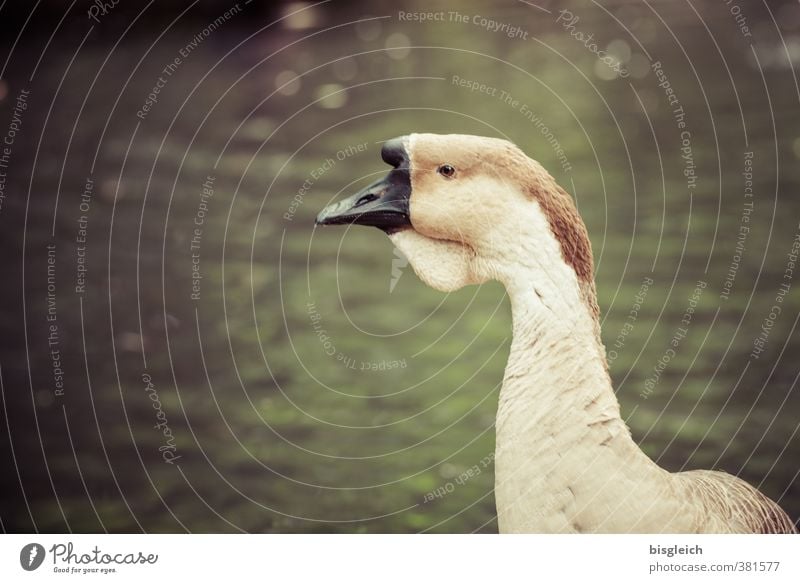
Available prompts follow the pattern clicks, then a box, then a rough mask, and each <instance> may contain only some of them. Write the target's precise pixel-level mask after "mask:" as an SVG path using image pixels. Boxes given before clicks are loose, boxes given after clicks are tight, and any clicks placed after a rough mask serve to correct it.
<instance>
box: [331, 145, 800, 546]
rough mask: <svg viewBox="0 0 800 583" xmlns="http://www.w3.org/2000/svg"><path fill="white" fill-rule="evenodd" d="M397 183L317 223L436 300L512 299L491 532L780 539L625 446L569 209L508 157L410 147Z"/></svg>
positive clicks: (790, 527)
mask: <svg viewBox="0 0 800 583" xmlns="http://www.w3.org/2000/svg"><path fill="white" fill-rule="evenodd" d="M382 156H383V158H384V160H385V161H386V162H387V163H389V164H391V165H392V166H393V167H394V169H393V170H392V171H391V172H390V173H389V175H388V176H387V177H386V178H384V179H382V180H379V181H377V182H376V183H374V184H372V185H370V186H369V187H367V188H366V189H364V190H363V191H361V192H359V193H357V194H356V195H354V196H352V197H350V198H348V199H346V200H343V201H341V202H340V203H337V204H334V205H331V206H329V207H327V208H326V209H324V210H323V211H322V212H321V213H320V215H319V216H318V217H317V223H318V224H350V223H357V224H365V225H372V226H376V227H379V228H380V229H382V230H383V231H384V232H386V233H387V234H388V235H389V237H390V238H391V239H392V241H393V242H394V244H395V245H396V246H397V247H398V248H399V249H400V250H401V251H402V252H403V253H404V254H405V255H406V257H408V259H409V263H410V264H411V265H412V267H413V269H414V271H415V273H416V274H417V275H418V276H419V277H420V278H421V279H422V280H423V281H424V282H425V283H426V284H428V285H430V286H431V287H433V288H435V289H437V290H440V291H445V292H447V291H453V290H456V289H459V288H461V287H463V286H465V285H469V284H480V283H483V282H485V281H488V280H497V281H499V282H501V283H502V284H503V285H504V286H505V288H506V291H507V293H508V295H509V298H510V300H511V310H512V321H513V340H512V343H511V348H510V352H509V358H508V364H507V366H506V370H505V375H504V378H503V386H502V390H501V392H500V399H499V405H498V411H497V421H496V432H497V440H496V454H495V497H496V503H497V517H498V525H499V529H500V532H511V533H580V532H646V533H791V532H795V526H794V524H793V523H792V521H791V520H790V519H789V517H788V516H787V515H786V513H785V512H783V510H782V509H781V508H780V507H779V506H778V505H777V504H776V503H775V502H773V501H772V500H770V499H769V498H767V497H766V496H764V495H763V494H761V493H760V492H758V491H757V490H756V489H755V488H753V487H752V486H750V485H748V484H747V483H746V482H744V481H742V480H740V479H739V478H736V477H734V476H731V475H729V474H725V473H722V472H714V471H690V472H680V473H670V472H667V471H666V470H664V469H662V468H660V467H659V466H658V465H657V464H655V463H654V462H653V461H652V460H650V459H649V458H648V457H647V456H646V455H645V454H644V453H643V452H642V451H641V449H639V447H638V446H637V445H636V443H635V442H634V441H633V439H632V437H631V434H630V431H629V430H628V428H627V426H626V425H625V423H624V421H623V420H622V418H621V416H620V410H619V403H618V401H617V399H616V396H615V394H614V391H613V388H612V386H611V380H610V377H609V374H608V366H607V361H606V356H605V348H604V347H603V344H602V341H601V339H600V325H599V310H598V305H597V299H596V294H595V284H594V275H593V260H592V251H591V245H590V243H589V238H588V235H587V233H586V228H585V226H584V224H583V221H582V220H581V218H580V216H579V215H578V213H577V210H576V209H575V206H574V204H573V203H572V200H571V198H570V196H569V195H568V194H567V193H566V192H565V191H564V190H563V189H562V188H561V187H559V186H558V184H557V183H556V182H555V180H554V179H553V178H552V176H550V174H548V173H547V172H546V171H545V170H544V168H542V166H541V165H539V164H538V163H537V162H535V161H534V160H532V159H530V158H528V157H527V156H526V155H525V154H523V153H522V151H521V150H519V148H517V147H516V146H515V145H513V144H511V143H510V142H507V141H504V140H498V139H494V138H484V137H477V136H463V135H436V134H411V135H409V136H404V137H402V138H396V139H394V140H390V141H388V142H386V143H385V144H384V147H383V150H382Z"/></svg>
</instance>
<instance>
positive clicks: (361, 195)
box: [316, 138, 411, 233]
mask: <svg viewBox="0 0 800 583" xmlns="http://www.w3.org/2000/svg"><path fill="white" fill-rule="evenodd" d="M403 142H404V139H403V138H394V139H393V140H389V141H388V142H386V143H384V144H383V148H382V149H381V157H382V158H383V161H384V162H386V163H387V164H391V165H392V166H394V170H392V171H390V172H389V174H387V175H386V176H385V177H384V178H381V179H380V180H377V181H376V182H373V183H372V184H370V185H369V186H367V187H366V188H365V189H363V190H361V191H360V192H357V193H356V194H354V195H353V196H350V197H348V198H346V199H344V200H341V201H339V202H336V203H333V204H330V205H328V206H327V207H325V208H324V209H322V211H321V212H320V213H319V215H317V221H316V223H317V224H318V225H349V224H354V225H368V226H371V227H378V228H379V229H382V230H383V231H386V232H387V233H392V232H394V231H398V230H400V229H403V228H406V227H410V226H411V219H410V217H409V199H410V197H411V170H410V168H409V158H408V152H406V149H405V146H404V145H403Z"/></svg>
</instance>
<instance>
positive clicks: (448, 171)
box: [436, 164, 456, 178]
mask: <svg viewBox="0 0 800 583" xmlns="http://www.w3.org/2000/svg"><path fill="white" fill-rule="evenodd" d="M436 171H437V172H438V173H439V174H441V175H442V176H444V177H445V178H452V177H453V176H455V173H456V169H455V168H453V167H452V166H450V164H442V165H441V166H439V168H437V169H436Z"/></svg>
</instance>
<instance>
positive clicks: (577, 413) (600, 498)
mask: <svg viewBox="0 0 800 583" xmlns="http://www.w3.org/2000/svg"><path fill="white" fill-rule="evenodd" d="M526 273H527V275H526ZM537 278H538V279H539V281H537ZM562 279H564V281H559V280H558V278H553V277H550V278H547V279H546V280H542V278H541V274H540V273H537V272H536V271H535V270H528V271H527V272H523V273H520V272H518V273H517V274H516V276H515V277H514V278H512V279H510V280H507V281H505V282H504V283H505V285H506V288H507V290H508V293H509V296H510V298H511V306H512V317H513V342H512V345H511V350H510V354H509V360H508V365H507V368H506V372H505V377H504V382H503V388H502V391H501V394H500V404H499V408H498V413H497V427H496V430H497V451H496V488H495V494H496V498H497V508H498V521H499V527H500V530H501V532H603V531H635V530H637V528H638V529H639V530H640V529H641V526H640V527H637V525H636V516H635V514H636V512H639V513H640V514H641V515H646V514H652V513H653V512H654V510H653V509H652V508H647V507H646V505H642V504H641V501H648V502H649V503H652V500H653V499H654V498H653V497H654V496H655V497H656V498H657V496H658V493H659V492H661V491H662V490H663V488H664V487H665V486H666V484H665V482H666V481H667V479H668V476H669V474H667V473H666V472H664V471H663V470H661V469H660V468H658V467H657V466H656V465H655V464H654V463H653V462H651V461H650V460H649V459H648V458H647V457H646V456H645V455H644V454H643V453H642V452H641V450H640V449H639V448H638V446H637V445H636V444H635V443H634V442H633V441H632V439H631V436H630V432H629V431H628V429H627V427H626V426H625V423H624V422H623V421H622V419H621V417H620V411H619V404H618V402H617V399H616V397H615V395H614V391H613V389H612V387H611V382H610V379H609V376H608V372H607V367H606V364H605V352H604V349H603V348H602V344H601V342H600V339H599V337H598V334H597V330H598V326H597V324H596V320H595V317H596V316H595V314H594V313H593V310H591V308H590V307H588V306H586V304H585V302H583V301H582V300H581V299H580V298H579V296H580V295H581V293H580V291H579V289H578V288H579V286H578V285H577V283H576V282H575V280H574V278H573V279H572V282H570V280H569V278H563V272H562ZM631 496H636V497H637V498H639V500H640V502H636V501H631ZM651 505H652V504H651ZM655 511H656V512H657V511H658V509H656V510H655ZM648 518H652V516H649V517H648Z"/></svg>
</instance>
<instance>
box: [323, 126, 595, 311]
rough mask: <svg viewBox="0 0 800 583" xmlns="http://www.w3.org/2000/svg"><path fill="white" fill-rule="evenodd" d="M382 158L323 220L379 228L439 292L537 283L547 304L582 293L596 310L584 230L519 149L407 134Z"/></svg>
mask: <svg viewBox="0 0 800 583" xmlns="http://www.w3.org/2000/svg"><path fill="white" fill-rule="evenodd" d="M381 155H382V157H383V160H384V161H385V162H386V163H388V164H390V165H391V166H393V169H392V170H391V171H390V172H389V173H388V175H387V176H385V177H384V178H382V179H380V180H378V181H376V182H374V183H373V184H371V185H369V186H368V187H367V188H365V189H364V190H362V191H360V192H358V193H356V194H354V195H353V196H351V197H349V198H347V199H344V200H342V201H340V202H338V203H334V204H332V205H330V206H328V207H326V208H325V209H323V210H322V212H320V214H319V215H318V216H317V220H316V222H317V224H318V225H334V224H360V225H370V226H374V227H378V228H379V229H381V230H383V231H384V232H385V233H387V234H388V235H389V237H390V238H391V239H392V241H393V243H394V244H395V245H396V246H397V247H398V248H399V249H400V250H401V251H402V252H403V253H404V254H405V255H406V257H408V260H409V263H410V264H411V266H412V267H413V269H414V271H415V273H416V274H417V275H418V276H419V277H420V279H422V281H423V282H425V283H426V284H428V285H429V286H431V287H433V288H435V289H437V290H440V291H444V292H450V291H454V290H457V289H459V288H461V287H463V286H465V285H469V284H479V283H483V282H484V281H487V280H490V279H494V280H498V281H500V282H501V283H503V284H504V285H505V286H506V288H507V289H509V291H510V292H511V291H512V288H513V287H521V286H524V287H526V288H527V291H530V288H531V287H533V288H534V291H535V292H536V295H537V296H538V297H539V298H540V299H541V300H542V301H544V302H550V307H551V308H553V307H555V306H556V305H557V304H559V303H563V302H566V304H565V306H564V307H566V308H567V309H574V307H575V304H574V302H573V303H572V305H571V306H570V305H569V302H570V301H571V300H573V299H581V300H583V301H584V302H585V303H586V307H587V308H588V309H589V311H590V313H591V314H592V315H593V316H596V312H597V304H596V300H595V298H594V282H593V267H592V252H591V246H590V244H589V238H588V236H587V233H586V228H585V226H584V224H583V222H582V221H581V219H580V217H579V215H578V213H577V210H576V209H575V206H574V204H573V202H572V199H571V198H570V196H569V195H568V194H567V193H566V192H565V191H564V190H563V189H562V188H561V187H559V186H558V184H557V183H556V182H555V180H554V179H553V177H552V176H550V174H549V173H547V171H546V170H545V169H544V168H543V167H542V166H541V165H540V164H539V163H538V162H536V161H534V160H532V159H531V158H529V157H528V156H526V155H525V154H524V153H523V152H522V151H521V150H520V149H519V148H518V147H517V146H515V145H514V144H512V143H511V142H508V141H506V140H501V139H496V138H487V137H479V136H469V135H455V134H450V135H438V134H411V135H408V136H402V137H399V138H395V139H392V140H389V141H387V142H385V143H384V145H383V148H382V152H381ZM574 294H577V297H576V296H575V295H574Z"/></svg>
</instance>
